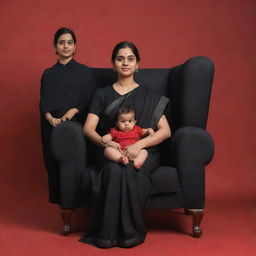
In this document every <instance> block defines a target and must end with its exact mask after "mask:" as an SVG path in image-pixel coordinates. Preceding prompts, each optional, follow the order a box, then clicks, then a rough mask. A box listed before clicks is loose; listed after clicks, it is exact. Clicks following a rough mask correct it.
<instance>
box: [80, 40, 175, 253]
mask: <svg viewBox="0 0 256 256" xmlns="http://www.w3.org/2000/svg"><path fill="white" fill-rule="evenodd" d="M139 61H140V57H139V53H138V50H137V48H136V46H135V45H134V44H133V43H130V42H126V41H124V42H121V43H119V44H117V45H116V47H115V48H114V50H113V54H112V64H113V68H114V70H115V71H116V72H117V75H118V80H117V82H116V83H114V84H113V85H112V86H107V87H104V88H101V89H99V90H98V91H97V93H96V95H95V97H94V99H93V101H92V105H91V108H90V111H89V114H88V116H87V119H86V122H85V125H84V133H85V135H86V136H87V137H88V138H89V139H90V140H91V141H92V142H94V144H96V145H97V146H98V149H99V151H100V154H99V155H100V157H101V159H102V158H103V148H104V147H106V146H107V145H105V144H104V143H103V141H102V136H103V135H105V134H106V133H108V132H109V129H110V128H111V127H113V126H114V125H115V122H114V120H115V117H116V114H117V111H118V109H119V108H120V107H121V106H129V107H131V108H133V109H134V110H135V111H136V117H137V124H138V125H139V126H141V127H142V128H145V127H151V128H153V129H154V130H155V133H154V135H153V136H149V137H145V138H143V139H141V140H139V141H138V142H136V143H135V144H133V145H130V146H128V147H127V148H126V150H125V155H126V156H127V157H128V159H129V160H130V161H132V160H133V159H134V158H135V157H136V156H137V154H138V152H139V151H140V150H141V149H143V148H147V150H148V153H149V154H148V158H147V160H146V161H145V163H144V165H143V166H142V167H141V169H140V170H139V171H137V170H135V169H134V167H133V164H132V163H128V164H127V165H122V164H120V163H116V162H112V161H109V160H105V163H103V165H102V164H98V168H97V170H96V171H94V172H91V176H92V195H93V198H92V209H91V222H90V224H89V225H90V226H89V228H88V231H87V232H86V233H85V234H84V236H83V237H82V238H81V239H80V241H81V242H85V243H90V244H93V245H96V246H98V247H101V248H111V247H114V246H120V247H124V248H129V247H133V246H136V245H138V244H140V243H143V241H144V239H145V236H146V228H145V225H144V221H143V217H142V210H143V207H144V204H145V201H146V199H147V197H148V193H149V185H150V184H149V182H150V181H149V175H150V173H151V172H152V171H153V170H154V169H155V168H156V167H157V166H158V163H159V153H158V151H157V148H156V147H155V146H156V145H157V144H159V143H161V142H162V141H164V140H165V139H167V138H168V137H170V135H171V132H170V128H169V125H168V122H167V120H166V117H165V115H164V111H165V108H166V105H167V104H168V99H167V98H166V97H163V96H160V95H158V94H157V93H155V92H154V91H152V90H151V89H149V88H147V87H144V86H143V85H139V84H137V83H136V82H135V81H134V73H135V72H136V71H137V70H138V66H139ZM97 162H98V163H100V162H101V163H102V161H100V159H99V158H97Z"/></svg>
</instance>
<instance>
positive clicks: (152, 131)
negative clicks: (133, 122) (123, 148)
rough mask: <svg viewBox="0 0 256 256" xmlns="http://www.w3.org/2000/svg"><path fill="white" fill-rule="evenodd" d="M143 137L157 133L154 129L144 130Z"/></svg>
mask: <svg viewBox="0 0 256 256" xmlns="http://www.w3.org/2000/svg"><path fill="white" fill-rule="evenodd" d="M142 131H143V132H142V135H143V136H144V135H147V136H148V135H153V134H154V133H155V131H154V130H153V129H152V128H147V129H142Z"/></svg>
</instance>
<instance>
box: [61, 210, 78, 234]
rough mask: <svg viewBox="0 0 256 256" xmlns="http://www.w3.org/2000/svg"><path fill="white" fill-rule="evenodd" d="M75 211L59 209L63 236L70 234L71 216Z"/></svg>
mask: <svg viewBox="0 0 256 256" xmlns="http://www.w3.org/2000/svg"><path fill="white" fill-rule="evenodd" d="M74 211H75V210H74V209H61V210H60V213H61V218H62V221H63V224H64V225H63V230H62V231H61V233H62V235H63V236H68V235H70V232H71V216H72V214H73V212H74Z"/></svg>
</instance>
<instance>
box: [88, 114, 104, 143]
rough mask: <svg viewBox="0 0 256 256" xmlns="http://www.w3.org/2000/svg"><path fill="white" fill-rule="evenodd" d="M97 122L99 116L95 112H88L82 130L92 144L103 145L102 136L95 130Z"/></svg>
mask: <svg viewBox="0 0 256 256" xmlns="http://www.w3.org/2000/svg"><path fill="white" fill-rule="evenodd" d="M98 122H99V117H98V116H97V115H95V114H92V113H89V114H88V115H87V118H86V121H85V123H84V127H83V132H84V135H85V136H86V137H88V138H89V140H91V141H92V142H93V143H94V144H96V145H97V146H99V147H105V144H104V142H103V141H102V137H101V136H100V135H99V134H98V133H97V132H96V127H97V125H98Z"/></svg>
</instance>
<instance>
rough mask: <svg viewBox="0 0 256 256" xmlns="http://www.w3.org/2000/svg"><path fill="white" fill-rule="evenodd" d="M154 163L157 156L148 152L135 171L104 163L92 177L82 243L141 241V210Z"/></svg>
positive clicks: (130, 166)
mask: <svg viewBox="0 0 256 256" xmlns="http://www.w3.org/2000/svg"><path fill="white" fill-rule="evenodd" d="M158 162H159V154H158V153H157V152H149V156H148V158H147V160H146V161H145V163H144V165H143V166H142V167H141V169H140V170H139V171H138V170H136V169H135V168H134V167H133V164H132V163H129V164H128V165H125V166H123V165H121V164H119V163H115V162H111V161H107V162H106V163H105V164H104V166H103V167H102V168H101V169H100V170H99V171H97V172H96V173H95V174H94V175H92V190H93V202H92V209H91V211H92V219H91V222H90V227H89V231H88V232H87V233H86V234H85V236H84V238H82V239H81V241H82V242H89V243H92V242H91V241H92V240H95V239H96V240H97V239H109V240H127V239H131V238H138V239H144V238H145V235H146V228H145V225H144V221H143V217H142V210H143V207H144V203H145V201H146V199H147V196H148V192H149V186H150V179H149V175H150V173H151V172H152V171H153V170H154V169H155V168H156V167H157V165H158Z"/></svg>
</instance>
